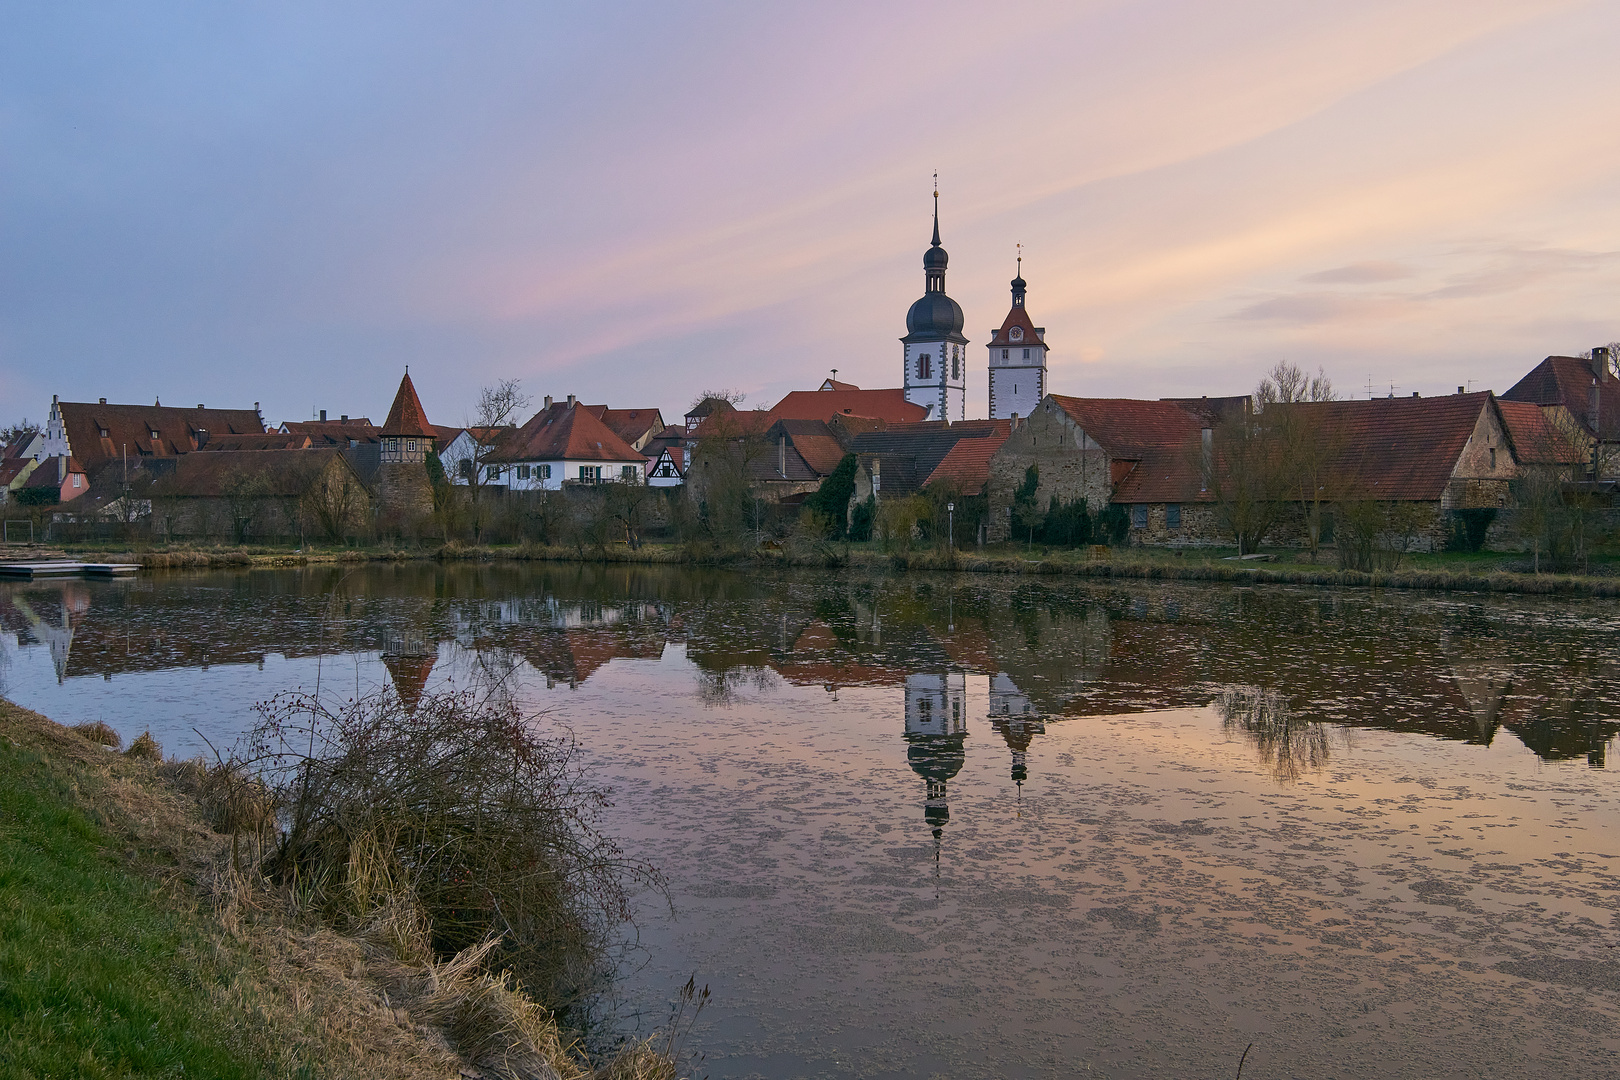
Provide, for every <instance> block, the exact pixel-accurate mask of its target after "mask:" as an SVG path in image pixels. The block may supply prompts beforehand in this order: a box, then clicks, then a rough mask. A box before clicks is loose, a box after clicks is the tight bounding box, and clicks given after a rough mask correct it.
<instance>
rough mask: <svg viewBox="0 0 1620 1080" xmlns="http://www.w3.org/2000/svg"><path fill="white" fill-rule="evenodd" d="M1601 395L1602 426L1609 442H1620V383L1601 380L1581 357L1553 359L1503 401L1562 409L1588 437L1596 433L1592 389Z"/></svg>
mask: <svg viewBox="0 0 1620 1080" xmlns="http://www.w3.org/2000/svg"><path fill="white" fill-rule="evenodd" d="M1594 383H1595V384H1596V386H1597V391H1598V423H1599V427H1600V429H1601V437H1602V438H1603V439H1604V440H1606V441H1614V440H1616V439H1620V379H1617V378H1615V377H1614V376H1613V375H1611V376H1610V377H1609V378H1607V379H1602V380H1598V379H1597V378H1596V376H1595V374H1594V373H1593V371H1592V361H1590V360H1583V359H1581V358H1580V357H1578V356H1549V357H1547V358H1546V359H1545V360H1543V361H1542V362H1541V363H1539V364H1537V365H1536V366H1535V367H1533V368H1531V369H1530V372H1529V374H1527V375H1525V377H1524V378H1522V379H1520V380H1519V381H1518V382H1516V383H1514V384H1513V388H1512V389H1510V390H1509V391H1508V392H1507V393H1505V394H1503V395H1502V400H1503V401H1527V402H1530V403H1531V404H1534V405H1562V406H1563V407H1564V408H1566V409H1568V410H1569V413H1570V415H1571V416H1573V417H1574V418H1575V419H1576V420H1578V421H1579V422H1580V424H1581V426H1582V427H1584V428H1586V431H1587V434H1589V435H1590V434H1599V433H1598V432H1593V431H1592V422H1591V416H1592V387H1593V385H1594Z"/></svg>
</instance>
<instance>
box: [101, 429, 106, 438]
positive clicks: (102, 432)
mask: <svg viewBox="0 0 1620 1080" xmlns="http://www.w3.org/2000/svg"><path fill="white" fill-rule="evenodd" d="M101 437H102V438H103V439H105V438H106V437H107V429H106V428H102V429H101Z"/></svg>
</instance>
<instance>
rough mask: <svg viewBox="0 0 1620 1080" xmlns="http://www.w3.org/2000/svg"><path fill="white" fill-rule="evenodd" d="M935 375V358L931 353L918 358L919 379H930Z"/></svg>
mask: <svg viewBox="0 0 1620 1080" xmlns="http://www.w3.org/2000/svg"><path fill="white" fill-rule="evenodd" d="M933 374H934V358H933V356H932V354H930V353H923V354H922V355H921V356H919V357H917V378H919V379H928V378H932V377H933Z"/></svg>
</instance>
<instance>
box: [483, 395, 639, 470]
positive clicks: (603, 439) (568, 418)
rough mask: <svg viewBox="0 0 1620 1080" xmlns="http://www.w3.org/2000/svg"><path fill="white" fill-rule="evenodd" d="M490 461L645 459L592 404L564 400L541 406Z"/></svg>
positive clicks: (501, 446) (496, 451)
mask: <svg viewBox="0 0 1620 1080" xmlns="http://www.w3.org/2000/svg"><path fill="white" fill-rule="evenodd" d="M489 461H490V463H491V464H495V463H503V464H504V463H509V462H520V461H611V462H626V463H630V462H635V463H641V462H644V461H645V458H644V457H643V456H642V454H641V453H640V451H638V450H636V449H635V448H634V447H632V446H631V445H630V444H629V443H627V442H625V441H624V440H623V439H621V438H619V436H617V435H615V434H614V433H613V431H612V429H611V428H609V427H608V426H607V425H606V424H604V423H602V421H600V420H598V419H597V418H596V416H595V415H594V414H593V413H592V411H591V409H590V408H589V407H580V406H577V405H576V406H570V405H569V404H568V403H567V402H565V401H559V402H556V403H554V404H553V405H552V406H551V407H550V408H549V409H541V410H540V411H539V412H537V413H535V414H534V415H533V416H532V417H530V418H529V421H528V423H526V424H524V425H523V426H522V427H520V428H518V429H517V430H516V431H515V432H513V433H512V435H511V436H510V437H509V438H507V439H503V440H502V441H501V444H500V446H499V447H497V448H496V450H495V451H494V452H493V453H492V454H490V456H489Z"/></svg>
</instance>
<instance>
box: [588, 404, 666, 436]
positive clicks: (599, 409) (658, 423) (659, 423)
mask: <svg viewBox="0 0 1620 1080" xmlns="http://www.w3.org/2000/svg"><path fill="white" fill-rule="evenodd" d="M585 407H586V408H587V409H593V410H596V418H597V419H598V420H600V421H602V423H604V424H606V425H607V426H608V428H609V429H610V430H611V431H612V432H613V434H615V435H617V436H618V437H619V438H621V439H623V440H624V441H625V442H627V443H631V444H632V445H633V444H634V443H635V442H636V441H637V440H638V439H641V438H643V437H644V436H646V435H647V432H648V431H650V430H653V431H662V430H664V417H663V414H661V413H660V412H659V411H658V410H657V409H610V408H608V407H607V406H606V405H587V406H585Z"/></svg>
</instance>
